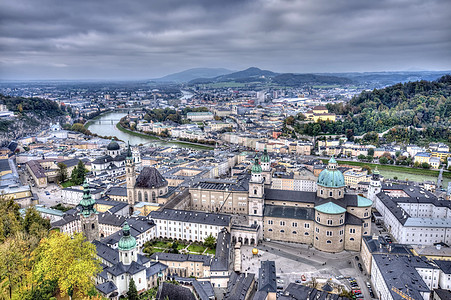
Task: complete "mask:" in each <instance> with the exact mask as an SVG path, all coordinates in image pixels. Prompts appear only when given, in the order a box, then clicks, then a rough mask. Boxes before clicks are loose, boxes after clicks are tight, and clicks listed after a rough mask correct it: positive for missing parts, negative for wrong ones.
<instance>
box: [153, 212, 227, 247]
mask: <svg viewBox="0 0 451 300" xmlns="http://www.w3.org/2000/svg"><path fill="white" fill-rule="evenodd" d="M148 217H149V219H152V220H153V221H154V222H155V224H156V237H159V238H172V239H178V240H187V241H200V242H203V241H204V240H205V238H206V237H208V236H209V235H210V234H211V235H212V236H214V237H215V238H216V237H217V236H218V234H219V233H220V232H221V230H222V229H223V228H227V231H229V232H230V226H231V216H229V215H223V214H214V213H205V212H195V211H185V210H175V209H164V210H162V211H152V212H150V214H149V215H148Z"/></svg>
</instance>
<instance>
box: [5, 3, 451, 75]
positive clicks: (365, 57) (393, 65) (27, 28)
mask: <svg viewBox="0 0 451 300" xmlns="http://www.w3.org/2000/svg"><path fill="white" fill-rule="evenodd" d="M450 20H451V1H450V0H299V1H295V0H249V1H246V0H194V1H191V0H143V1H140V0H108V1H104V0H73V1H71V0H2V1H0V78H1V79H148V78H155V77H160V76H163V75H166V74H169V73H173V72H177V71H182V70H184V69H188V68H194V67H223V68H228V69H233V70H239V69H244V68H247V67H250V66H256V67H259V68H263V69H270V70H272V71H276V72H297V73H308V72H344V71H383V70H412V69H415V70H418V69H422V70H451V21H450Z"/></svg>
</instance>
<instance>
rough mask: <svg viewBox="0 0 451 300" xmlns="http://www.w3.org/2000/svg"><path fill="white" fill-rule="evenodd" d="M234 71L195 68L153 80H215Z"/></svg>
mask: <svg viewBox="0 0 451 300" xmlns="http://www.w3.org/2000/svg"><path fill="white" fill-rule="evenodd" d="M233 72H234V71H231V70H228V69H224V68H193V69H188V70H185V71H182V72H178V73H173V74H169V75H166V76H164V77H161V78H155V79H152V81H156V82H188V81H191V80H193V79H197V78H214V77H218V76H221V75H226V74H230V73H233Z"/></svg>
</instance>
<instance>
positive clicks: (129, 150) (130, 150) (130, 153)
mask: <svg viewBox="0 0 451 300" xmlns="http://www.w3.org/2000/svg"><path fill="white" fill-rule="evenodd" d="M127 143H128V147H127V157H126V159H133V154H132V149H131V148H130V141H128V142H127Z"/></svg>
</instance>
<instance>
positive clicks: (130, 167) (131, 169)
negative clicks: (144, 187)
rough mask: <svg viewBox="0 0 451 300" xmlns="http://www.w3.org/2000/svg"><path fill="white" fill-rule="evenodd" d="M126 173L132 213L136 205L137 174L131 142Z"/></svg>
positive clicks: (126, 162) (128, 197) (126, 160)
mask: <svg viewBox="0 0 451 300" xmlns="http://www.w3.org/2000/svg"><path fill="white" fill-rule="evenodd" d="M125 171H126V179H127V202H128V205H129V206H130V213H132V212H133V205H135V183H136V172H135V162H134V161H133V154H132V150H131V149H130V142H129V143H128V149H127V157H126V158H125Z"/></svg>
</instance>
